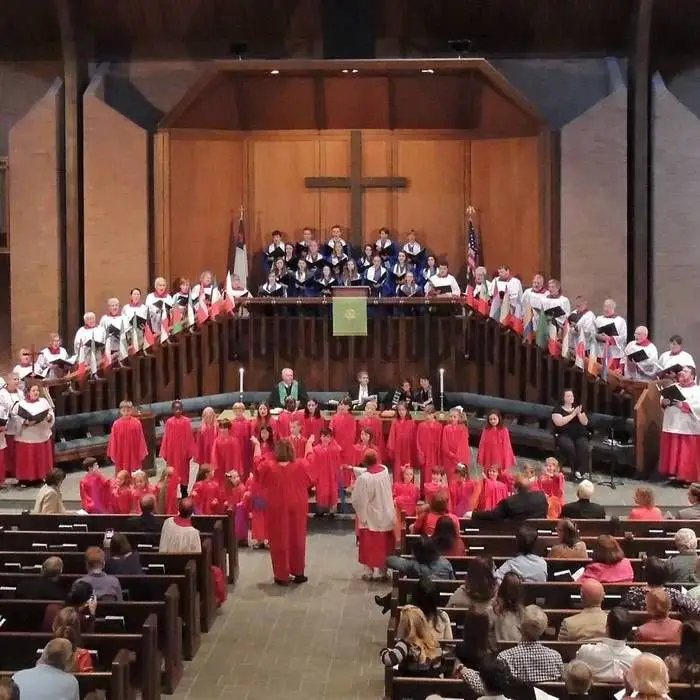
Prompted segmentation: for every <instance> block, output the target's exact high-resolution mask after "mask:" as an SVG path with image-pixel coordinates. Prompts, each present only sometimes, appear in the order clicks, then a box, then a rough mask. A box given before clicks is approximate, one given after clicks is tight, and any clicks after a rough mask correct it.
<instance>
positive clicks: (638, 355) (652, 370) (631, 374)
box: [624, 326, 659, 382]
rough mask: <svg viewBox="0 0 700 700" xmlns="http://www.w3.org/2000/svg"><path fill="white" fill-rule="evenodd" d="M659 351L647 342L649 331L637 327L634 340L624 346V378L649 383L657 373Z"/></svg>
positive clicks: (642, 327)
mask: <svg viewBox="0 0 700 700" xmlns="http://www.w3.org/2000/svg"><path fill="white" fill-rule="evenodd" d="M658 359H659V351H658V350H657V349H656V345H654V343H652V342H651V340H649V329H648V328H647V327H646V326H637V327H636V328H635V329H634V340H631V341H630V342H629V343H627V345H626V346H625V366H624V376H625V377H627V379H631V380H633V381H636V382H649V381H651V380H652V379H653V378H654V377H656V375H657V374H658V373H659V368H658V365H657V360H658Z"/></svg>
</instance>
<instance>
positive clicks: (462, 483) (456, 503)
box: [450, 467, 476, 518]
mask: <svg viewBox="0 0 700 700" xmlns="http://www.w3.org/2000/svg"><path fill="white" fill-rule="evenodd" d="M475 489H476V484H475V483H474V482H473V481H472V480H471V479H470V478H469V472H467V470H466V468H465V467H457V470H456V471H455V478H454V479H453V480H452V483H451V484H450V501H451V503H452V508H451V510H452V512H453V513H454V514H455V515H456V516H457V517H458V518H464V517H465V516H466V515H467V513H471V512H472V511H473V510H474V491H475Z"/></svg>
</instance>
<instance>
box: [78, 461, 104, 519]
mask: <svg viewBox="0 0 700 700" xmlns="http://www.w3.org/2000/svg"><path fill="white" fill-rule="evenodd" d="M83 469H85V471H86V472H87V474H85V476H84V477H83V478H82V479H81V480H80V504H81V507H82V509H83V510H84V511H85V512H86V513H89V514H90V515H95V514H96V515H100V514H104V513H109V512H110V496H109V488H110V484H109V479H108V478H107V477H106V476H105V475H104V474H103V473H102V471H101V470H100V465H99V464H98V462H97V460H96V459H95V458H94V457H86V458H85V459H84V460H83Z"/></svg>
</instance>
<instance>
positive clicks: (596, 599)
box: [558, 579, 608, 642]
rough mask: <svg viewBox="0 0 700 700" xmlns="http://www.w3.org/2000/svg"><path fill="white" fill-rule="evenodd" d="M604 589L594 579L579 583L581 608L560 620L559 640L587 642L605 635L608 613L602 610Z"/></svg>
mask: <svg viewBox="0 0 700 700" xmlns="http://www.w3.org/2000/svg"><path fill="white" fill-rule="evenodd" d="M604 598H605V589H604V588H603V584H602V583H600V582H599V581H596V580H594V579H587V580H586V581H584V582H583V583H582V584H581V603H582V605H583V610H582V611H581V612H580V613H577V614H576V615H572V616H571V617H567V618H565V619H564V620H562V623H561V627H560V628H559V636H558V639H559V641H560V642H584V641H585V642H587V641H590V640H594V639H602V638H603V637H605V632H606V629H607V620H608V614H607V613H606V612H605V611H604V610H603V607H602V605H603V599H604Z"/></svg>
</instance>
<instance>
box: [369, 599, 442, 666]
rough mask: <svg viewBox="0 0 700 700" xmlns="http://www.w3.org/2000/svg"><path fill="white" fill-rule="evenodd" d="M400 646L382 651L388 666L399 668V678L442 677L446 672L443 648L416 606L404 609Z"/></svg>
mask: <svg viewBox="0 0 700 700" xmlns="http://www.w3.org/2000/svg"><path fill="white" fill-rule="evenodd" d="M396 640H397V641H396V643H395V644H394V646H393V647H391V648H389V647H385V648H384V649H382V650H381V651H380V652H379V658H380V659H381V662H382V663H383V664H384V666H387V667H389V668H392V667H394V666H398V673H399V675H404V676H405V675H409V676H428V677H438V676H439V675H440V673H441V672H442V662H443V659H442V648H441V647H440V640H439V639H438V637H437V635H436V634H435V631H434V630H433V628H432V627H431V625H430V624H428V621H427V620H426V619H425V615H424V614H423V613H422V612H421V611H420V610H419V609H418V608H417V607H415V606H414V605H407V606H406V607H404V608H403V609H402V610H401V615H400V616H399V622H398V625H397V628H396Z"/></svg>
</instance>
